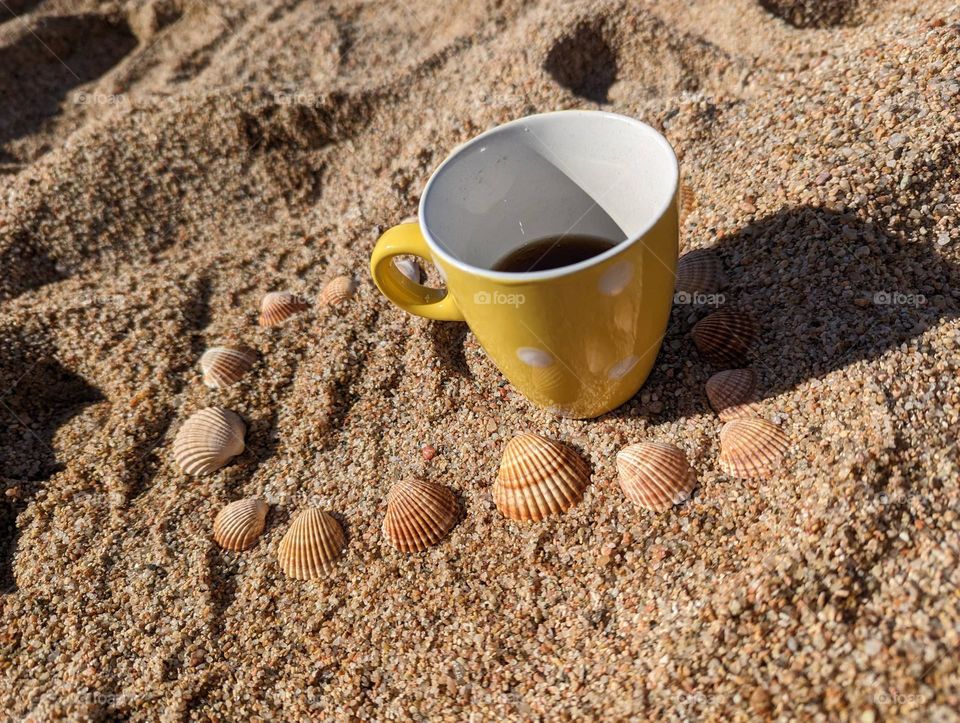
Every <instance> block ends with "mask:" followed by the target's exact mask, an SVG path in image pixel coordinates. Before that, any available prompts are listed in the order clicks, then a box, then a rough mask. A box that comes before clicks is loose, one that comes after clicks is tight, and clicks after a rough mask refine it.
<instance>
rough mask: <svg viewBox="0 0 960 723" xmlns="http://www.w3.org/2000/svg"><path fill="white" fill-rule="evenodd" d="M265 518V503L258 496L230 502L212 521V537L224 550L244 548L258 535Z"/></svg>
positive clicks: (253, 541) (251, 543)
mask: <svg viewBox="0 0 960 723" xmlns="http://www.w3.org/2000/svg"><path fill="white" fill-rule="evenodd" d="M266 519H267V503H266V502H264V501H263V500H261V499H260V498H259V497H248V498H247V499H244V500H237V501H236V502H231V503H230V504H229V505H227V506H226V507H224V508H223V509H222V510H220V512H219V513H218V514H217V517H216V519H215V520H214V521H213V539H214V541H215V542H216V543H217V544H218V545H220V547H222V548H223V549H224V550H234V551H235V552H239V551H240V550H246V549H247V548H248V547H251V546H252V545H253V543H255V542H256V541H257V538H258V537H260V533H261V532H263V526H264V523H265V522H266Z"/></svg>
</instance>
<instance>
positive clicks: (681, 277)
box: [675, 249, 726, 294]
mask: <svg viewBox="0 0 960 723" xmlns="http://www.w3.org/2000/svg"><path fill="white" fill-rule="evenodd" d="M725 281H726V280H725V278H724V275H723V263H722V262H721V261H720V257H719V256H718V255H717V253H716V251H714V250H713V249H696V250H694V251H689V252H687V253H685V254H684V255H683V256H681V257H680V259H679V260H678V261H677V280H676V284H675V286H676V290H677V291H680V292H684V293H687V294H714V293H716V292H717V291H719V290H720V289H722V288H723V286H724V284H725Z"/></svg>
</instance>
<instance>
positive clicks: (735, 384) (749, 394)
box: [706, 369, 760, 422]
mask: <svg viewBox="0 0 960 723" xmlns="http://www.w3.org/2000/svg"><path fill="white" fill-rule="evenodd" d="M756 388H757V375H756V374H755V373H754V371H753V369H727V370H726V371H722V372H717V373H716V374H714V375H713V376H712V377H710V378H709V379H708V380H707V384H706V391H707V399H709V400H710V406H711V407H713V410H714V411H715V412H716V413H717V414H718V415H719V416H720V419H722V420H723V421H724V422H729V421H730V420H731V419H737V418H738V417H758V416H760V408H759V407H758V406H757V405H756V404H754V396H753V393H754V390H755V389H756Z"/></svg>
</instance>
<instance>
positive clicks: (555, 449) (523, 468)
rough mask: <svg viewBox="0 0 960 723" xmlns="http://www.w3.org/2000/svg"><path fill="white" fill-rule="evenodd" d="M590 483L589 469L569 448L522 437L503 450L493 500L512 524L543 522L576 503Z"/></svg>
mask: <svg viewBox="0 0 960 723" xmlns="http://www.w3.org/2000/svg"><path fill="white" fill-rule="evenodd" d="M589 481H590V467H589V465H588V464H587V463H586V461H584V459H583V458H582V457H581V456H580V455H579V454H577V452H576V451H574V450H573V449H572V448H570V447H568V446H567V445H565V444H562V443H560V442H557V441H555V440H552V439H547V438H546V437H541V436H540V435H539V434H521V435H518V436H516V437H514V438H513V439H511V440H510V441H509V442H508V443H507V446H506V447H505V448H504V450H503V459H502V460H501V462H500V473H499V474H498V475H497V481H496V482H495V483H494V485H493V500H494V502H495V503H496V505H497V509H498V510H500V512H501V513H503V515H504V516H505V517H509V518H510V519H512V520H534V521H536V520H542V519H543V518H545V517H546V516H547V515H556V514H559V513H561V512H564V511H566V510H568V509H570V508H571V507H572V506H573V505H575V504H576V503H577V502H579V501H580V499H581V498H582V497H583V490H584V489H585V488H586V486H587V483H588V482H589Z"/></svg>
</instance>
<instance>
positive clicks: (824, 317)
mask: <svg viewBox="0 0 960 723" xmlns="http://www.w3.org/2000/svg"><path fill="white" fill-rule="evenodd" d="M928 238H929V237H928ZM713 248H714V249H715V250H716V251H717V253H718V254H719V255H720V257H721V259H722V260H723V264H724V268H725V274H726V276H727V278H728V279H729V283H728V284H727V285H726V286H725V287H724V288H723V289H722V290H721V292H720V293H719V294H718V295H715V296H714V297H713V298H710V297H709V295H708V296H707V297H706V298H705V299H704V301H705V302H706V303H703V304H697V303H691V304H685V305H682V306H681V305H677V304H675V305H674V309H673V312H672V314H671V320H670V325H669V327H668V330H667V334H666V337H665V339H664V343H663V346H662V348H661V351H660V355H659V358H658V360H657V364H656V366H655V367H654V370H653V372H652V374H651V375H650V377H649V379H648V380H647V382H646V384H645V385H644V387H643V388H642V390H641V391H640V392H639V393H638V394H637V395H635V396H634V398H633V399H632V400H630V401H629V402H627V404H625V405H624V406H622V407H620V408H619V409H617V410H614V411H613V412H611V413H610V416H611V417H613V418H619V417H635V416H644V417H648V418H650V420H651V421H653V422H658V423H659V422H663V421H670V420H672V419H677V418H681V417H687V416H691V415H696V414H701V413H704V412H709V406H708V404H707V400H706V397H705V396H704V392H703V383H704V382H705V381H706V380H707V379H708V378H709V376H710V375H711V374H713V373H714V372H716V371H719V370H720V368H719V367H712V366H710V365H709V364H707V363H706V362H705V361H703V360H702V359H701V358H700V357H699V356H698V354H697V351H696V348H695V347H694V345H693V342H692V341H691V339H690V337H689V331H690V328H691V327H692V325H693V324H694V323H695V322H696V321H697V320H699V319H700V318H703V317H704V316H706V315H707V314H709V313H710V312H711V311H714V310H715V309H716V308H717V306H718V305H724V304H726V305H731V306H734V307H736V308H742V309H745V310H747V311H748V312H749V313H751V314H752V316H753V317H754V319H755V320H756V321H757V323H758V326H759V334H758V339H757V341H756V344H755V346H754V348H753V350H752V353H751V355H750V358H749V359H748V360H746V363H745V365H749V366H752V367H753V368H754V369H755V370H756V372H757V376H758V388H757V396H758V399H761V400H762V399H767V398H770V397H773V396H775V395H778V394H781V393H783V392H787V391H789V390H791V389H794V388H795V387H797V386H798V385H801V384H803V383H804V382H806V381H807V380H809V379H813V378H818V377H823V376H824V375H827V374H829V373H831V372H833V371H835V370H837V369H841V368H843V367H846V366H848V365H850V364H852V363H854V362H857V361H861V360H872V359H876V358H878V357H879V356H881V355H882V354H884V353H886V352H887V351H889V350H891V349H895V348H897V347H899V346H900V345H902V344H904V343H907V342H910V341H911V340H914V339H916V338H917V337H918V336H920V335H921V334H923V333H924V332H926V331H927V330H929V329H931V328H934V327H936V326H938V325H939V324H941V323H943V322H944V321H946V320H949V319H956V318H958V316H960V270H958V268H957V264H955V263H953V262H951V261H950V260H948V259H946V258H945V257H944V256H942V255H941V254H940V253H939V252H938V251H937V249H936V244H935V243H934V242H933V241H932V240H926V241H921V240H915V239H913V238H908V237H907V236H906V235H905V234H904V233H898V232H895V231H892V230H890V229H888V228H886V227H884V226H881V225H880V224H875V223H864V222H863V221H862V220H860V219H858V218H857V217H856V216H854V215H853V214H851V213H844V212H841V211H834V210H831V209H826V208H819V207H814V206H798V207H791V208H785V209H783V210H781V211H778V212H777V213H774V214H771V215H768V216H764V217H762V218H758V219H756V220H754V221H752V222H751V223H749V224H747V225H746V226H744V227H742V228H741V229H739V230H738V231H736V232H734V233H731V234H727V235H725V236H722V237H720V238H719V239H718V240H717V242H716V243H715V244H714V245H713ZM691 359H692V360H694V361H693V363H692V364H690V363H688V362H689V361H690V360H691ZM644 398H645V399H650V398H655V399H659V400H669V403H668V404H666V405H663V407H664V408H663V409H660V407H655V408H654V410H653V411H651V408H650V405H649V403H645V402H643V401H642V399H644Z"/></svg>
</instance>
